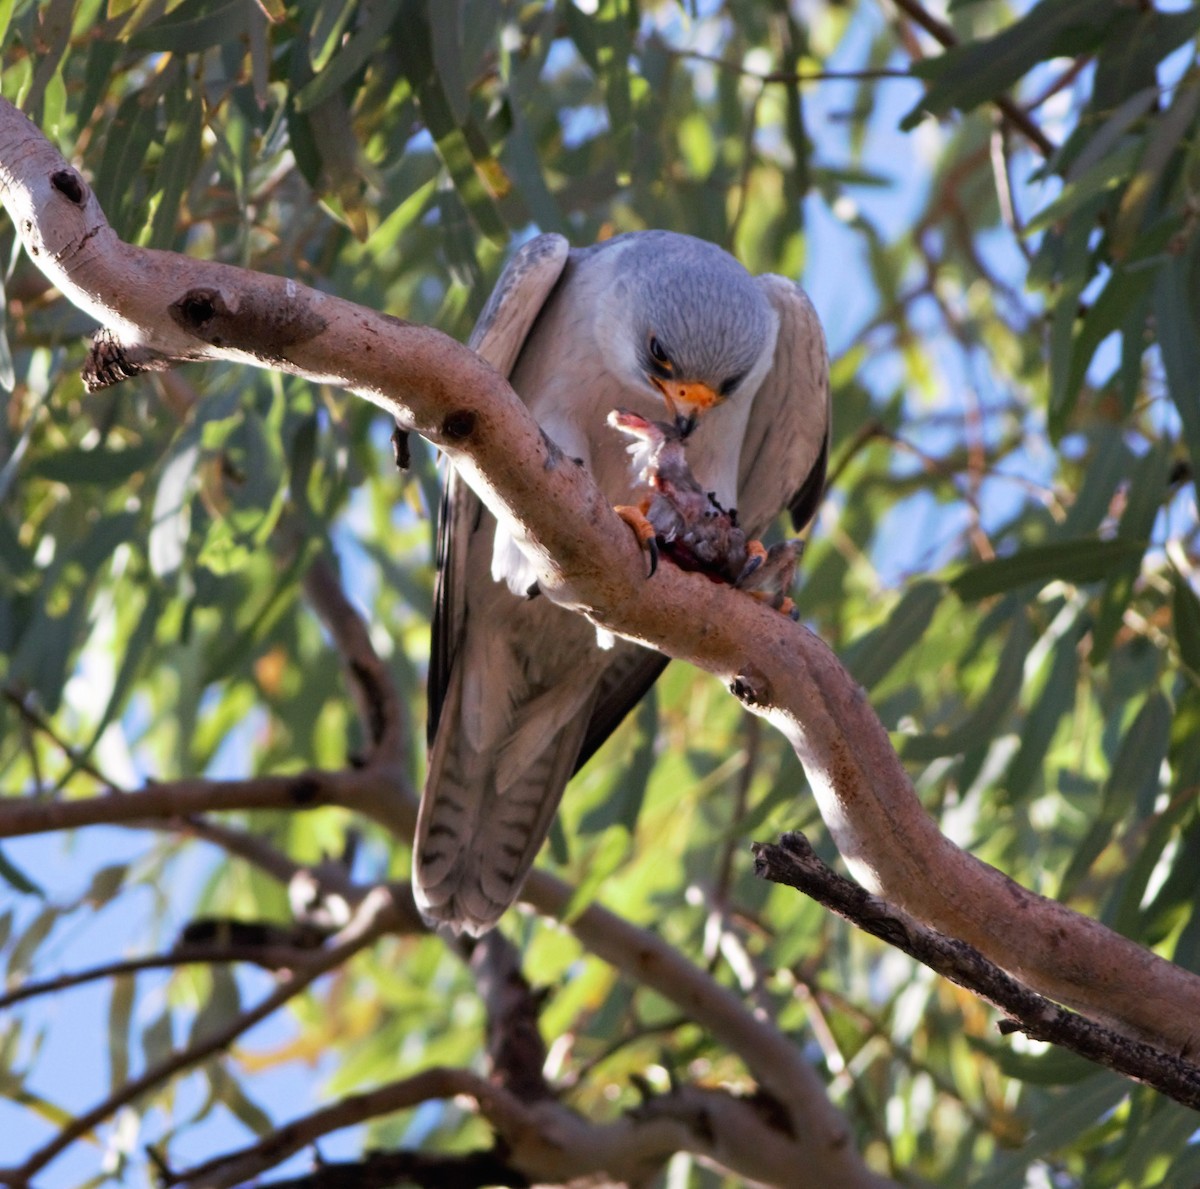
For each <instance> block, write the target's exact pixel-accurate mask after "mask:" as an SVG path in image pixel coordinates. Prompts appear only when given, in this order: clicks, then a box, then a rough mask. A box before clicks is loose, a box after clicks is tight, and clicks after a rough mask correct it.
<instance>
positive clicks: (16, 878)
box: [0, 850, 46, 900]
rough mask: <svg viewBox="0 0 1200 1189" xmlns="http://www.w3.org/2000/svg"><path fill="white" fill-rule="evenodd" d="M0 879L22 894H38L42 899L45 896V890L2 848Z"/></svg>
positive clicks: (0, 853) (0, 851)
mask: <svg viewBox="0 0 1200 1189" xmlns="http://www.w3.org/2000/svg"><path fill="white" fill-rule="evenodd" d="M0 879H2V880H4V882H5V883H6V884H8V886H9V887H11V888H13V889H15V890H16V891H18V892H20V893H22V894H23V895H26V896H40V897H41V898H42V899H43V900H44V899H45V898H46V893H45V890H44V889H43V888H42V887H40V886H39V885H38V884H37V883H35V882H34V881H33V880H32V879H30V878H29V876H28V875H26V874H25V872H24V871H22V870H21V868H20V867H18V866H17V865H16V863H14V862H13V861H12V859H10V858H9V857H8V856H7V855H6V854H5V853H4V851H3V850H0Z"/></svg>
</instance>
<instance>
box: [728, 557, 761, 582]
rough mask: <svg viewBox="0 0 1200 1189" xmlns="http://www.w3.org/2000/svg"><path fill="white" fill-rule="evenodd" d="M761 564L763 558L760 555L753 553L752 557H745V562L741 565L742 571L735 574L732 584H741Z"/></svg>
mask: <svg viewBox="0 0 1200 1189" xmlns="http://www.w3.org/2000/svg"><path fill="white" fill-rule="evenodd" d="M762 564H763V559H762V557H761V555H759V554H754V555H753V556H752V557H748V558H747V559H746V564H745V565H744V566H742V572H741V573H740V574H739V575H738V576H737V581H736V582H735V583H734V585H735V586H741V584H742V583H743V582H745V581H746V579H747V578H749V577H750V575H751V574H753V573H754V571H755V570H757V569H758V567H759V566H761V565H762Z"/></svg>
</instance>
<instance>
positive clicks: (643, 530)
mask: <svg viewBox="0 0 1200 1189" xmlns="http://www.w3.org/2000/svg"><path fill="white" fill-rule="evenodd" d="M613 511H614V512H616V514H617V515H618V516H619V517H620V518H621V519H622V520H623V521H625V523H626V524H627V525H629V527H630V528H631V529H632V530H633V535H634V536H635V537H636V538H637V543H638V545H639V546H640V547H641V548H642V550H643V551H644V552H645V553H646V554H647V555H648V556H649V559H650V560H649V569H648V570H647V571H646V577H647V578H653V577H654V572H655V570H657V569H658V533H657V532H656V531H655V528H654V525H652V524H651V523H650V521H649V520H647V519H646V510H645V509H644V508H636V507H634V506H633V505H632V504H617V505H616V506H615V507H614V508H613Z"/></svg>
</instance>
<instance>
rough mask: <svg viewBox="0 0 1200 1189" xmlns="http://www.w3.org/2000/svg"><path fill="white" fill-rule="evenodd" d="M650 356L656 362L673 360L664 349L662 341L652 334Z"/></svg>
mask: <svg viewBox="0 0 1200 1189" xmlns="http://www.w3.org/2000/svg"><path fill="white" fill-rule="evenodd" d="M650 356H651V358H652V359H653V360H654V362H655V363H670V362H671V361H670V359H669V358H668V357H667V353H666V351H664V350H663V345H662V343H660V342H659V341H658V339H657V338H655V336H654V335H651V336H650Z"/></svg>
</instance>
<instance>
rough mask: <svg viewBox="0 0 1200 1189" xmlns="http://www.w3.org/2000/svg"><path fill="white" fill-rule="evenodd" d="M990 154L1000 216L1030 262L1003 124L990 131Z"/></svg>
mask: <svg viewBox="0 0 1200 1189" xmlns="http://www.w3.org/2000/svg"><path fill="white" fill-rule="evenodd" d="M991 156H992V177H993V178H994V179H995V182H996V198H997V200H998V201H999V203H1000V218H1001V219H1002V220H1003V222H1004V226H1005V227H1007V228H1008V230H1009V232H1010V234H1011V235H1012V237H1013V242H1014V243H1015V244H1016V245H1017V250H1018V251H1019V252H1020V253H1021V255H1022V256H1024V257H1025V261H1026V263H1027V264H1032V263H1033V252H1032V251H1031V250H1030V248H1029V245H1028V244H1027V243H1026V242H1025V225H1024V223H1023V222H1022V219H1021V215H1020V212H1019V211H1018V210H1017V200H1016V197H1015V195H1014V193H1013V184H1012V154H1011V153H1010V152H1009V151H1008V137H1007V135H1006V133H1005V129H1004V127H1003V125H1001V126H1000V127H998V128H995V129H993V131H992V139H991Z"/></svg>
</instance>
